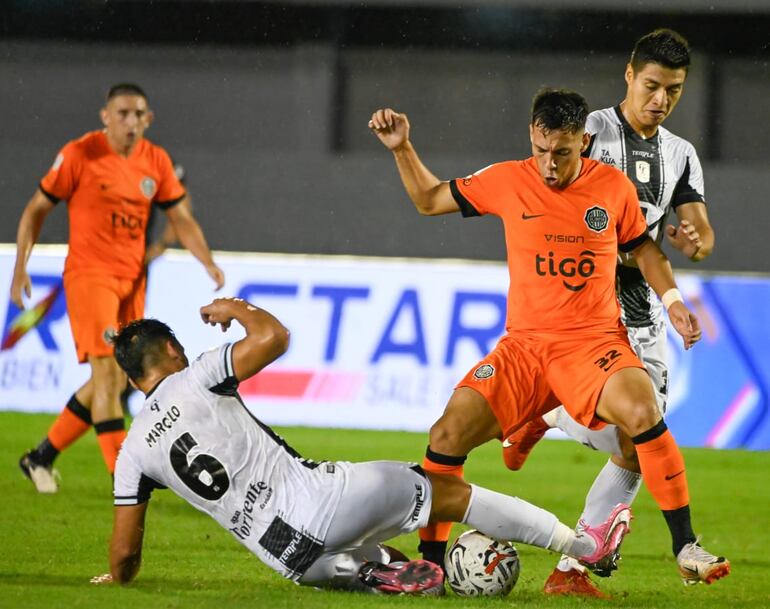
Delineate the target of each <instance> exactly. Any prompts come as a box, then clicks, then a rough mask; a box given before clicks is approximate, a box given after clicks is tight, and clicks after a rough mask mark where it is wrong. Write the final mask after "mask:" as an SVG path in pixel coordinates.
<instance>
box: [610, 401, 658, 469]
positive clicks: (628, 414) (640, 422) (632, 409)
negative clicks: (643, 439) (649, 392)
mask: <svg viewBox="0 0 770 609" xmlns="http://www.w3.org/2000/svg"><path fill="white" fill-rule="evenodd" d="M659 420H660V413H659V412H658V408H657V406H656V405H655V402H654V401H649V400H634V401H631V402H628V403H627V404H625V405H623V407H622V408H621V409H619V412H618V421H617V425H618V427H620V429H621V430H622V431H623V432H624V433H625V434H626V435H627V436H629V437H631V438H633V437H635V436H638V435H639V434H640V433H643V432H645V431H647V430H648V429H650V428H651V427H653V426H654V425H655V424H656V423H657V422H658V421H659ZM621 451H622V452H623V456H624V457H626V450H625V449H624V448H623V446H622V444H621ZM634 453H635V451H634Z"/></svg>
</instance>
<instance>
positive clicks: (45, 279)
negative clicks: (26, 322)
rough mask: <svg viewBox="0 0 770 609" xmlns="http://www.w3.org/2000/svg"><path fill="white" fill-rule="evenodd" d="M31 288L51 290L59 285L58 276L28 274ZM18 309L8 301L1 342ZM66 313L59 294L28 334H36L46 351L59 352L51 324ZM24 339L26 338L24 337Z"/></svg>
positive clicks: (62, 297) (61, 295)
mask: <svg viewBox="0 0 770 609" xmlns="http://www.w3.org/2000/svg"><path fill="white" fill-rule="evenodd" d="M29 279H30V282H31V283H32V287H33V288H34V287H36V286H42V287H46V288H49V289H50V290H52V289H53V288H55V287H56V286H57V285H58V284H60V283H61V276H60V275H36V274H30V276H29ZM20 312H21V311H20V309H19V307H17V306H16V305H15V304H14V303H13V302H11V301H10V299H9V300H8V307H7V309H6V313H5V323H4V324H3V340H5V338H6V337H7V336H8V331H9V329H10V327H11V323H13V320H14V319H16V316H17V315H18V314H19V313H20ZM66 313H67V306H66V304H65V301H64V293H63V292H61V293H60V294H59V295H58V296H57V297H56V300H55V301H54V303H53V306H52V307H51V309H50V310H49V311H48V313H47V314H46V316H45V317H44V318H43V319H42V320H40V323H39V324H38V325H37V326H35V328H33V329H32V330H30V333H32V332H36V333H37V335H38V336H39V337H40V340H41V341H42V343H43V346H44V347H45V349H46V351H59V350H60V349H59V345H57V344H56V340H55V339H54V337H53V334H52V333H51V324H52V323H54V322H55V321H58V320H60V319H61V318H62V317H64V316H65V314H66ZM25 338H26V337H25Z"/></svg>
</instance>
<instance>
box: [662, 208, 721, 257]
mask: <svg viewBox="0 0 770 609" xmlns="http://www.w3.org/2000/svg"><path fill="white" fill-rule="evenodd" d="M676 215H677V218H678V219H679V226H673V225H671V224H669V225H668V226H667V227H666V238H667V239H668V242H669V243H670V244H671V246H672V247H674V248H676V249H678V250H679V251H680V252H682V255H684V256H686V257H687V258H689V259H690V260H692V261H693V262H700V261H701V260H703V259H704V258H707V257H708V256H710V255H711V252H712V251H713V250H714V229H713V228H711V223H710V222H709V218H708V212H707V211H706V205H705V204H704V203H701V202H700V201H695V202H692V203H684V204H682V205H679V206H678V207H677V208H676Z"/></svg>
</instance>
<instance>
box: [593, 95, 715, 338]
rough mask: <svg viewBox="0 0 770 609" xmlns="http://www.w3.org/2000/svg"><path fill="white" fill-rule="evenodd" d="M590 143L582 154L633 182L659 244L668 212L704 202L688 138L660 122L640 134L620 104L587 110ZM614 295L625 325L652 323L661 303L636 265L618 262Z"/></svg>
mask: <svg viewBox="0 0 770 609" xmlns="http://www.w3.org/2000/svg"><path fill="white" fill-rule="evenodd" d="M586 132H587V133H588V134H590V136H591V143H590V145H589V147H588V149H587V150H586V152H585V153H584V156H587V157H590V158H592V159H596V160H598V161H601V162H603V163H606V164H607V165H612V166H613V167H617V168H618V169H620V170H621V171H623V172H624V173H625V174H626V175H627V176H628V178H629V179H630V180H631V181H632V182H633V183H634V185H635V186H636V191H637V194H638V196H639V202H640V204H641V206H642V213H643V214H644V217H645V219H646V220H647V226H648V227H649V231H650V237H651V238H652V239H653V240H655V241H656V242H657V243H658V244H660V242H661V239H662V238H663V228H664V225H665V222H666V216H667V215H668V213H669V211H670V210H671V209H676V208H677V207H678V206H679V205H683V204H685V203H694V202H701V203H704V202H705V200H704V188H703V171H702V169H701V165H700V161H699V160H698V155H697V153H696V152H695V148H694V147H693V145H692V144H690V142H688V141H687V140H684V139H682V138H681V137H679V136H676V135H674V134H673V133H671V132H670V131H669V130H668V129H665V128H664V127H658V130H657V132H656V134H655V135H654V136H652V137H650V138H648V139H644V138H643V137H642V136H640V135H639V134H638V133H636V132H635V131H634V130H633V129H632V128H631V126H630V125H629V124H628V122H627V121H626V119H625V117H624V116H623V113H622V112H621V110H620V107H619V106H615V107H613V108H605V109H603V110H597V111H595V112H591V114H589V115H588V120H587V121H586ZM618 297H619V299H620V304H621V306H622V308H623V322H624V323H625V324H626V326H629V327H645V326H651V325H653V324H654V323H655V322H656V321H657V319H658V318H659V317H660V315H661V311H662V307H661V306H660V303H659V301H658V299H657V297H656V296H655V294H654V292H653V291H652V289H651V288H650V287H649V286H648V285H647V283H646V282H645V281H644V278H643V277H642V274H641V273H640V272H639V270H638V269H637V268H636V267H633V266H626V265H624V264H623V263H622V261H621V262H620V263H619V264H618Z"/></svg>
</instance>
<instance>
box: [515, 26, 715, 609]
mask: <svg viewBox="0 0 770 609" xmlns="http://www.w3.org/2000/svg"><path fill="white" fill-rule="evenodd" d="M689 66H690V52H689V47H688V44H687V41H686V40H685V39H684V38H683V37H682V36H680V35H679V34H678V33H676V32H674V31H672V30H668V29H660V30H655V31H654V32H651V33H649V34H647V35H645V36H643V37H642V38H640V39H639V40H638V41H637V43H636V45H635V47H634V50H633V53H632V54H631V58H630V60H629V63H628V65H627V66H626V72H625V80H626V84H627V91H626V97H625V99H624V100H623V101H622V102H621V103H620V104H619V105H617V106H614V107H611V108H605V109H603V110H597V111H595V112H592V113H591V114H590V115H589V116H588V120H587V122H586V132H587V133H588V134H589V135H590V137H591V140H590V144H589V146H588V148H587V149H586V151H585V152H584V156H587V157H589V158H592V159H596V160H598V161H601V162H603V163H606V164H607V165H611V166H613V167H616V168H618V169H620V170H621V171H623V172H624V173H625V174H626V176H628V178H629V179H630V180H631V181H632V182H633V184H634V186H636V191H637V193H638V195H639V202H640V204H641V207H642V212H643V214H644V216H645V219H646V221H647V226H648V229H649V234H650V237H651V238H652V239H653V240H655V241H656V242H657V243H658V244H660V243H661V241H662V240H663V236H664V234H665V236H666V238H667V240H668V242H669V244H670V245H671V246H672V247H673V248H674V249H677V250H679V251H680V252H681V253H682V255H683V256H685V257H687V258H689V259H690V260H693V261H700V260H703V259H704V258H706V257H707V256H708V255H709V254H710V253H711V251H712V249H713V247H714V231H713V230H712V228H711V225H710V224H709V220H708V214H707V211H706V204H705V198H704V187H703V172H702V170H701V165H700V161H699V160H698V155H697V153H696V151H695V148H694V147H693V145H692V144H691V143H690V142H688V141H686V140H684V139H682V138H681V137H678V136H676V135H674V134H673V133H671V132H670V131H669V130H668V129H666V128H665V127H663V126H662V123H663V121H664V120H665V119H666V118H667V117H668V116H669V115H670V114H671V112H672V111H673V109H674V108H675V107H676V105H677V103H678V102H679V99H680V97H681V95H682V91H683V87H684V83H685V79H686V77H687V72H688V69H689ZM671 211H673V212H674V213H675V214H676V216H677V220H678V225H676V226H674V225H669V226H666V218H667V216H668V215H669V213H670V212H671ZM617 285H618V298H619V300H620V303H621V306H622V311H623V323H624V324H625V326H626V327H627V328H628V335H629V338H630V340H631V344H632V346H633V347H634V349H635V351H636V353H637V355H638V356H639V358H640V359H641V360H642V362H643V363H644V365H645V367H646V368H647V371H648V372H649V374H650V378H651V380H652V382H653V385H654V389H655V394H656V398H657V402H658V408H659V409H660V411H661V414H663V413H665V410H666V398H667V388H668V366H667V363H666V323H665V315H664V311H663V306H662V305H661V303H660V301H659V300H658V298H657V297H656V296H655V295H654V293H653V291H652V289H651V288H650V286H649V284H648V283H647V282H646V281H645V279H644V277H642V274H641V273H640V271H639V268H638V266H637V265H636V264H635V262H634V259H633V258H632V257H628V256H624V255H622V254H621V256H620V259H619V263H618V267H617ZM553 427H558V428H559V429H561V430H562V431H564V432H565V433H567V434H568V435H569V436H570V437H572V438H574V439H575V440H577V441H579V442H581V443H583V444H586V445H587V446H590V447H592V448H594V449H597V450H602V451H604V452H608V453H610V455H611V457H610V459H609V461H608V463H607V465H606V466H605V467H604V468H603V469H602V471H601V472H600V473H599V475H598V476H597V478H596V480H595V482H594V484H593V486H592V488H591V490H590V491H589V493H588V496H587V497H586V504H585V508H584V510H583V514H582V515H581V518H580V522H581V523H582V522H585V523H588V524H591V523H592V522H593V521H594V520H595V519H598V520H599V522H601V521H602V520H603V519H604V517H606V516H603V514H606V512H607V510H608V507H607V506H610V508H609V509H611V507H612V506H614V503H613V502H614V501H623V502H624V503H631V501H633V499H634V498H635V497H636V494H637V492H638V490H639V487H640V486H641V481H642V479H641V470H640V468H639V461H638V459H637V455H636V450H635V447H634V444H633V443H632V442H631V440H630V438H628V437H627V436H626V435H625V434H623V433H622V432H621V431H620V430H619V429H618V428H617V427H615V426H614V425H608V426H607V427H606V428H604V429H602V430H600V431H592V430H589V429H587V428H586V427H583V426H582V425H580V424H579V423H577V422H576V421H575V420H574V419H572V417H570V416H569V414H568V413H567V411H566V410H565V408H564V407H563V406H559V407H558V408H556V409H555V410H553V411H551V412H549V413H548V414H546V415H545V416H543V417H542V418H540V417H538V418H537V419H534V420H533V421H531V422H530V423H528V424H527V425H525V426H524V427H522V428H521V429H519V430H518V431H517V432H516V433H514V434H513V435H511V436H510V437H509V438H506V440H505V441H504V443H503V457H504V459H505V462H506V465H507V466H508V467H509V468H510V469H513V470H518V469H520V468H521V467H522V465H523V464H524V461H525V460H526V458H527V456H528V454H529V452H530V451H531V450H532V448H533V447H534V445H535V444H536V443H537V442H538V441H539V440H540V439H541V438H542V437H543V435H544V434H545V432H546V431H547V430H548V429H549V428H553ZM674 553H675V554H676V555H677V562H678V563H679V567H680V571H681V574H682V578H683V580H684V581H685V583H698V582H700V581H704V582H706V583H711V582H712V581H713V580H715V579H718V578H719V577H722V576H724V575H725V574H726V573H725V570H726V569H729V567H728V566H727V563H726V561H724V559H723V558H721V557H716V556H711V555H708V554H707V553H706V552H705V551H704V550H703V549H702V548H701V547H700V546H699V545H698V544H697V543H696V541H695V538H694V537H692V538H691V543H689V544H687V545H686V546H685V547H684V548H674ZM696 563H697V564H696ZM607 575H609V573H607ZM545 592H546V593H550V594H580V595H586V596H600V597H601V596H604V594H603V593H602V592H601V591H600V590H599V589H598V588H597V587H596V586H595V584H594V583H593V582H592V581H591V580H590V579H589V578H588V574H587V573H586V571H585V569H583V567H582V566H580V565H578V564H577V563H575V562H573V561H572V560H570V559H569V558H567V557H563V558H562V560H561V561H560V562H559V565H558V567H557V568H556V569H555V570H554V571H553V573H552V574H551V576H550V577H549V578H548V581H547V582H546V584H545Z"/></svg>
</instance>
